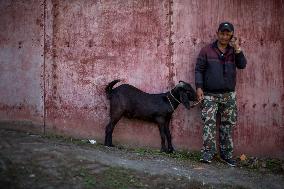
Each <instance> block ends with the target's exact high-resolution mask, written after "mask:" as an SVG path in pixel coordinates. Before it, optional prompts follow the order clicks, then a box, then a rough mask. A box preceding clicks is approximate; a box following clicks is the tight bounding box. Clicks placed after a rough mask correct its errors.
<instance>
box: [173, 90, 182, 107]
mask: <svg viewBox="0 0 284 189" xmlns="http://www.w3.org/2000/svg"><path fill="white" fill-rule="evenodd" d="M170 94H171V96H172V97H173V98H174V99H175V101H177V102H178V103H180V104H181V102H180V101H179V100H178V99H176V97H175V96H174V95H173V94H172V90H170Z"/></svg>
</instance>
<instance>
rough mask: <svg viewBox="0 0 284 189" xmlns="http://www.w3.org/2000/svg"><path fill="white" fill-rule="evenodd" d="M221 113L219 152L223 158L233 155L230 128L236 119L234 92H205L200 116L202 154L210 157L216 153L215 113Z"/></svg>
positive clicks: (231, 128)
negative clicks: (202, 123) (201, 121)
mask: <svg viewBox="0 0 284 189" xmlns="http://www.w3.org/2000/svg"><path fill="white" fill-rule="evenodd" d="M217 112H220V114H221V124H220V132H219V133H220V136H219V138H220V153H221V156H223V158H227V159H230V158H232V156H233V140H232V130H233V127H234V126H235V125H236V121H237V104H236V93H235V92H229V93H224V94H212V93H205V95H204V101H203V105H202V112H201V117H202V120H203V121H204V128H203V149H202V152H203V155H205V156H207V157H209V158H212V157H213V156H214V155H215V154H217V149H216V138H215V137H216V115H217Z"/></svg>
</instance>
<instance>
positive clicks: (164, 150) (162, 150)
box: [160, 149, 168, 153]
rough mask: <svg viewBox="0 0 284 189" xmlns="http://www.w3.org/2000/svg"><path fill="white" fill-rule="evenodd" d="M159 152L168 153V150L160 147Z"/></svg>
mask: <svg viewBox="0 0 284 189" xmlns="http://www.w3.org/2000/svg"><path fill="white" fill-rule="evenodd" d="M160 152H161V153H163V152H165V153H168V150H167V149H161V150H160Z"/></svg>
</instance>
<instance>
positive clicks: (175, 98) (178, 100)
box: [167, 90, 181, 111]
mask: <svg viewBox="0 0 284 189" xmlns="http://www.w3.org/2000/svg"><path fill="white" fill-rule="evenodd" d="M170 95H171V96H172V97H173V99H174V100H175V101H177V102H178V103H181V102H180V101H179V100H178V99H177V98H176V97H175V96H174V95H173V94H172V90H170ZM167 99H168V101H169V103H170V105H171V107H172V109H173V111H175V108H174V106H173V104H172V102H171V100H170V98H169V97H168V95H167Z"/></svg>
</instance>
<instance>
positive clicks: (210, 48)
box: [195, 41, 247, 93]
mask: <svg viewBox="0 0 284 189" xmlns="http://www.w3.org/2000/svg"><path fill="white" fill-rule="evenodd" d="M246 64H247V61H246V58H245V56H244V54H243V52H240V53H238V54H236V53H235V52H234V48H233V47H231V46H229V45H228V47H227V49H226V53H224V54H223V53H222V52H221V51H220V50H219V49H218V47H217V41H215V42H214V43H212V44H210V45H207V46H206V47H204V48H202V49H201V51H200V53H199V55H198V58H197V63H196V67H195V85H196V88H202V89H203V91H204V92H210V93H225V92H232V91H235V86H236V68H239V69H244V68H245V67H246Z"/></svg>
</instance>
